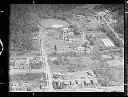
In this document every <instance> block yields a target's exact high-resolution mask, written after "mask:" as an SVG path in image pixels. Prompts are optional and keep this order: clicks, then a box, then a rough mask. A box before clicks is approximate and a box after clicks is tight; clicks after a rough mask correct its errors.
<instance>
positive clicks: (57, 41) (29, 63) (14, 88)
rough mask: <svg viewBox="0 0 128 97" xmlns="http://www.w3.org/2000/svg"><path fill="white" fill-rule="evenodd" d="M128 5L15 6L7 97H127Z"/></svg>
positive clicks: (10, 23)
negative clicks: (108, 95) (11, 96)
mask: <svg viewBox="0 0 128 97" xmlns="http://www.w3.org/2000/svg"><path fill="white" fill-rule="evenodd" d="M124 10H125V7H124V4H11V5H10V16H9V31H10V37H9V44H10V45H9V92H89V93H91V92H124V15H125V13H124Z"/></svg>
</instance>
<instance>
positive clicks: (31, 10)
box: [9, 4, 124, 50]
mask: <svg viewBox="0 0 128 97" xmlns="http://www.w3.org/2000/svg"><path fill="white" fill-rule="evenodd" d="M104 10H109V15H108V18H111V19H116V20H117V22H116V24H114V26H113V29H114V30H115V31H116V32H117V33H118V34H120V36H121V37H123V36H124V5H123V4H12V5H11V10H10V12H11V14H10V23H9V25H10V42H11V44H13V45H14V46H15V47H16V50H32V49H33V48H32V47H31V46H32V42H31V38H27V37H31V35H30V34H33V33H38V32H39V30H40V29H39V28H38V26H37V25H38V24H39V21H40V19H47V18H55V19H61V20H64V21H66V20H67V19H68V18H72V15H73V14H74V13H75V14H79V13H80V14H81V13H82V14H84V15H86V16H87V15H89V14H95V12H100V11H104ZM24 34H25V35H24ZM29 35H30V36H29ZM15 47H14V48H15Z"/></svg>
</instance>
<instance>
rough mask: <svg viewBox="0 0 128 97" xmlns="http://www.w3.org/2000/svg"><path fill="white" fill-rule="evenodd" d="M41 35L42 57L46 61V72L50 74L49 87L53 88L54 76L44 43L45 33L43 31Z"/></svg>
mask: <svg viewBox="0 0 128 97" xmlns="http://www.w3.org/2000/svg"><path fill="white" fill-rule="evenodd" d="M42 29H43V28H42ZM41 31H44V30H41ZM39 35H40V36H41V37H40V39H41V53H42V57H44V58H45V60H44V61H45V63H46V72H47V74H48V79H49V89H50V90H52V89H53V88H52V77H51V72H50V67H49V65H48V62H47V60H48V58H47V53H46V50H45V49H44V45H43V43H44V40H43V39H44V38H45V35H44V34H43V32H40V34H39Z"/></svg>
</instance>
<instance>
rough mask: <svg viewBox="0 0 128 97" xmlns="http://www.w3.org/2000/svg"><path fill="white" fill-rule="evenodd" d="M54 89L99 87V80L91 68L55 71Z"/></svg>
mask: <svg viewBox="0 0 128 97" xmlns="http://www.w3.org/2000/svg"><path fill="white" fill-rule="evenodd" d="M52 76H53V88H54V89H62V90H63V89H73V90H78V89H82V88H92V87H93V88H94V87H95V88H97V87H98V82H97V80H96V78H95V75H94V74H93V72H92V71H91V70H88V71H77V72H72V73H69V72H67V73H60V72H58V73H56V72H55V73H53V74H52Z"/></svg>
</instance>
